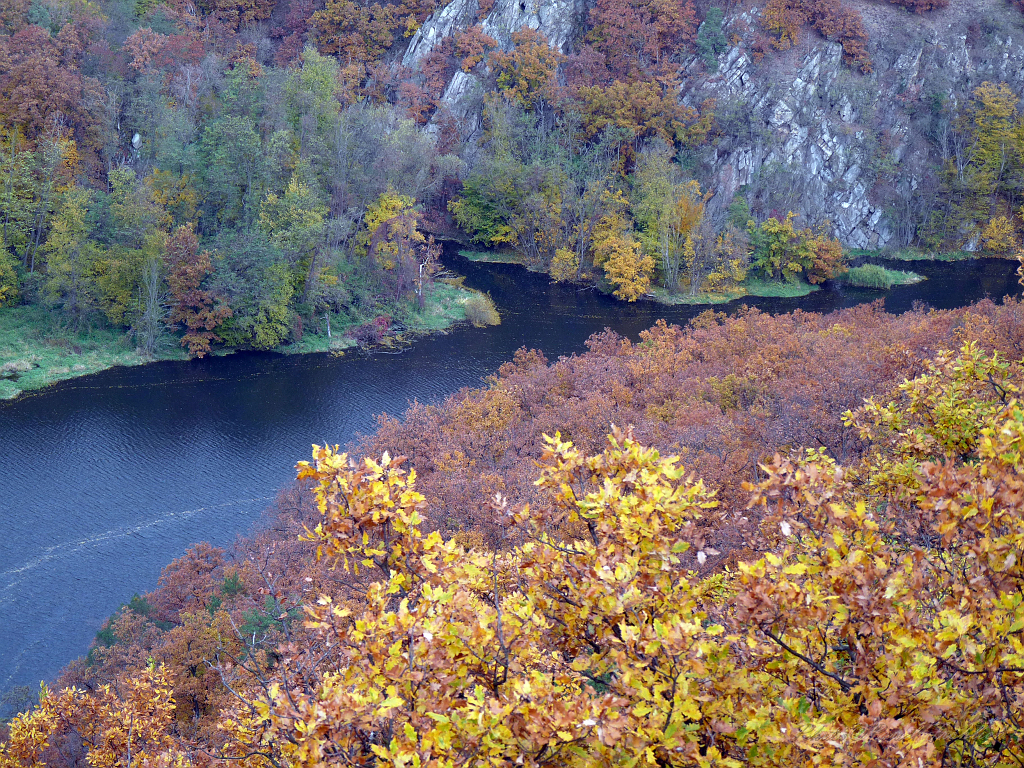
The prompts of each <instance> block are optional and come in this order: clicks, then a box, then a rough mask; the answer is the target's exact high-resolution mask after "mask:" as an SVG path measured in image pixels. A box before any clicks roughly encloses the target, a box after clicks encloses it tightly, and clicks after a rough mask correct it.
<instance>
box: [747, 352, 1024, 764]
mask: <svg viewBox="0 0 1024 768" xmlns="http://www.w3.org/2000/svg"><path fill="white" fill-rule="evenodd" d="M1009 369H1010V366H1008V365H1007V364H1005V363H1003V362H1002V361H1001V360H1000V359H999V357H998V356H997V355H994V354H993V355H986V354H983V353H981V352H979V351H978V349H977V348H976V347H975V346H974V345H970V344H968V345H965V346H964V347H963V348H962V350H961V354H960V355H959V356H957V357H954V356H953V355H951V354H948V353H944V354H942V355H940V356H939V358H938V360H937V361H936V362H935V363H933V364H931V365H930V366H929V371H928V373H926V374H924V375H922V376H921V377H918V378H917V379H914V380H912V381H908V382H906V383H904V384H903V385H902V386H901V387H900V388H899V390H898V392H897V396H898V399H897V400H894V401H893V402H892V403H890V404H889V405H888V406H885V407H880V406H877V405H875V404H874V403H872V402H869V403H868V404H867V405H866V406H865V407H864V408H863V409H861V410H860V411H858V412H857V414H856V415H855V416H853V417H848V418H849V419H851V420H852V421H853V422H854V423H855V424H857V425H858V426H859V427H860V428H861V430H862V434H864V435H865V437H867V438H875V437H878V438H880V439H879V442H877V443H875V444H874V446H873V449H874V450H872V451H869V452H868V453H867V454H866V458H865V461H864V463H863V466H862V467H860V468H859V469H858V470H857V472H855V473H853V472H850V471H848V470H844V469H842V468H840V467H838V466H837V465H836V464H835V463H834V462H832V461H830V460H828V459H827V458H826V457H825V456H823V455H822V454H820V453H818V452H813V451H811V452H808V453H807V454H806V455H805V456H803V457H801V458H798V459H791V460H786V459H782V458H779V457H777V458H776V460H775V461H774V462H773V463H772V464H771V465H769V466H767V467H765V469H766V470H767V471H768V474H769V477H768V479H767V480H766V481H765V482H764V483H762V484H761V485H760V486H759V488H758V493H757V496H756V497H755V501H759V502H762V503H766V504H767V505H768V506H769V508H770V509H771V510H772V512H773V515H772V516H770V517H769V518H767V519H766V521H765V524H766V525H768V526H778V528H779V530H780V531H781V533H782V534H783V537H784V539H785V541H784V546H782V547H781V549H779V550H777V552H776V553H772V554H769V555H767V556H766V557H765V558H764V559H763V560H761V561H760V562H758V563H754V564H743V565H741V566H740V571H741V578H740V581H741V585H742V588H741V591H740V594H739V596H738V598H737V618H738V619H739V620H741V621H744V622H749V623H750V624H751V625H752V626H753V627H755V628H756V630H757V632H756V633H754V634H751V635H750V638H749V644H750V648H751V653H752V659H751V661H752V663H755V664H757V665H758V666H760V667H762V668H764V669H766V670H770V671H771V672H772V674H774V675H776V676H777V677H778V678H779V680H780V681H785V683H786V686H787V687H786V695H787V698H790V699H792V700H794V701H799V702H800V706H799V707H798V711H802V712H804V713H805V714H806V718H805V719H804V721H803V725H802V726H801V729H800V733H802V735H803V738H804V739H805V740H807V739H808V736H809V735H810V733H809V731H814V732H815V741H814V742H810V741H808V742H807V743H814V744H816V745H819V746H820V745H822V744H830V743H835V744H842V745H843V751H842V752H838V751H837V752H835V753H833V754H832V756H831V757H829V758H828V760H830V761H831V762H832V763H833V764H839V765H851V764H855V765H866V764H870V765H892V766H896V765H907V764H921V765H933V764H934V765H938V764H940V763H941V764H955V765H956V764H967V763H968V762H969V763H970V764H973V765H990V766H1009V765H1012V764H1014V756H1019V755H1020V754H1021V750H1022V748H1024V729H1022V728H1021V726H1020V722H1021V720H1020V716H1021V712H1022V709H1024V640H1022V637H1021V633H1022V630H1024V600H1022V597H1021V592H1020V584H1021V583H1022V581H1024V569H1022V566H1021V562H1020V555H1021V552H1022V551H1024V521H1022V520H1021V516H1020V510H1021V509H1022V508H1024V410H1022V408H1021V406H1020V404H1019V403H1018V402H1017V401H1016V400H1015V399H1013V398H1012V397H1010V392H1011V391H1012V390H1011V387H1012V386H1013V385H1012V383H1011V382H1010V381H1007V380H1006V379H1005V378H1003V376H1004V375H1005V374H1006V372H1007V370H1009ZM1014 378H1015V379H1016V380H1017V381H1019V380H1020V379H1019V373H1016V374H1015V375H1014ZM816 714H817V715H818V717H814V715H816ZM816 748H817V747H816ZM818 757H819V758H823V757H827V756H826V755H823V754H822V753H820V752H819V753H818Z"/></svg>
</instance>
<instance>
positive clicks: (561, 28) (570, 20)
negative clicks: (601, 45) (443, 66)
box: [402, 0, 587, 67]
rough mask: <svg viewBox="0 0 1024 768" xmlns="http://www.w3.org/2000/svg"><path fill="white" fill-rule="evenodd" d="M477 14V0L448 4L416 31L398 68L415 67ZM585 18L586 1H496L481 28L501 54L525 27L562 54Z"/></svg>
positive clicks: (463, 0)
mask: <svg viewBox="0 0 1024 768" xmlns="http://www.w3.org/2000/svg"><path fill="white" fill-rule="evenodd" d="M478 10H479V6H478V4H477V0H452V2H451V3H450V4H448V5H446V6H445V7H444V8H442V9H441V10H440V11H438V12H437V13H435V14H434V15H433V16H431V17H430V18H429V19H427V20H426V21H425V22H424V23H423V26H422V27H420V28H419V29H418V30H416V34H415V35H413V37H412V40H411V41H410V42H409V47H408V49H406V52H405V55H404V56H403V57H402V64H403V65H405V66H407V67H417V66H419V64H420V62H422V61H423V58H424V57H425V56H426V55H427V54H428V53H430V51H431V50H433V48H434V46H435V45H438V44H439V43H440V42H441V41H442V40H443V39H444V38H445V37H447V36H448V35H452V34H455V32H458V31H461V30H464V29H466V28H467V27H469V26H471V25H472V23H473V19H474V17H475V15H476V13H477V12H478ZM586 15H587V2H586V0H496V1H495V3H494V6H493V7H492V8H491V11H490V13H488V14H487V16H486V17H485V18H484V19H483V21H482V23H481V26H482V27H483V30H484V32H485V33H486V34H488V35H490V36H491V37H493V38H494V39H495V40H497V41H498V44H499V45H500V46H501V47H502V48H503V49H504V50H508V48H509V46H510V45H511V44H512V34H513V33H515V32H517V31H519V30H520V29H522V28H523V27H529V28H530V29H536V30H540V32H541V33H543V35H544V36H545V37H546V38H547V40H548V44H549V45H551V47H552V48H557V49H558V50H559V51H562V52H563V53H565V52H567V51H568V48H569V43H570V42H571V41H572V40H573V37H574V35H576V34H577V33H578V32H579V31H580V30H581V29H582V26H583V23H584V21H585V20H586Z"/></svg>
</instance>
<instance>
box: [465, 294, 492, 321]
mask: <svg viewBox="0 0 1024 768" xmlns="http://www.w3.org/2000/svg"><path fill="white" fill-rule="evenodd" d="M463 307H464V308H465V310H466V319H467V320H468V321H469V322H471V323H472V324H473V325H475V326H476V327H477V328H482V327H483V326H485V325H499V324H500V323H501V316H500V315H499V314H498V310H497V308H496V307H495V306H494V302H493V301H492V300H491V297H490V296H488V295H487V294H486V293H474V294H473V295H472V296H470V297H469V298H468V299H466V302H465V304H463Z"/></svg>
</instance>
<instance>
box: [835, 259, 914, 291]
mask: <svg viewBox="0 0 1024 768" xmlns="http://www.w3.org/2000/svg"><path fill="white" fill-rule="evenodd" d="M839 280H840V281H841V282H843V283H846V284H847V285H852V286H854V287H856V288H874V289H876V290H880V291H887V290H889V289H890V288H892V287H893V286H894V285H911V284H913V283H919V282H921V281H922V280H924V278H923V277H921V275H919V274H917V273H916V272H902V271H900V270H896V269H886V268H885V267H880V266H879V265H877V264H864V265H863V266H860V267H851V268H850V269H849V270H847V272H846V274H844V275H840V277H839Z"/></svg>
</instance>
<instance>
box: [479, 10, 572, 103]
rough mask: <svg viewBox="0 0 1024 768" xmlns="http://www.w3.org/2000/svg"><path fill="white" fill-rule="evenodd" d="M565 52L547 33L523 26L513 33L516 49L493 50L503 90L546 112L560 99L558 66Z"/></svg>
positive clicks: (493, 64) (512, 96) (514, 98)
mask: <svg viewBox="0 0 1024 768" xmlns="http://www.w3.org/2000/svg"><path fill="white" fill-rule="evenodd" d="M562 58H563V57H562V55H561V54H560V53H559V52H558V51H556V50H554V49H553V48H551V47H550V46H549V45H548V41H547V39H546V38H545V37H544V35H543V33H541V32H538V31H536V30H533V29H530V28H529V27H522V28H521V29H519V30H518V31H516V32H514V33H513V34H512V50H511V51H509V52H508V53H505V52H503V51H501V50H495V51H494V52H492V53H491V59H490V60H491V67H492V68H493V69H494V71H495V74H496V77H497V84H498V88H499V90H501V92H502V93H504V94H505V96H506V97H507V98H508V99H510V100H512V101H513V102H515V103H517V104H519V105H521V106H524V107H529V108H531V109H534V110H538V111H541V112H543V108H544V105H545V104H552V103H554V102H555V101H557V99H558V78H557V73H558V66H559V64H560V63H561V61H562Z"/></svg>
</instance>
